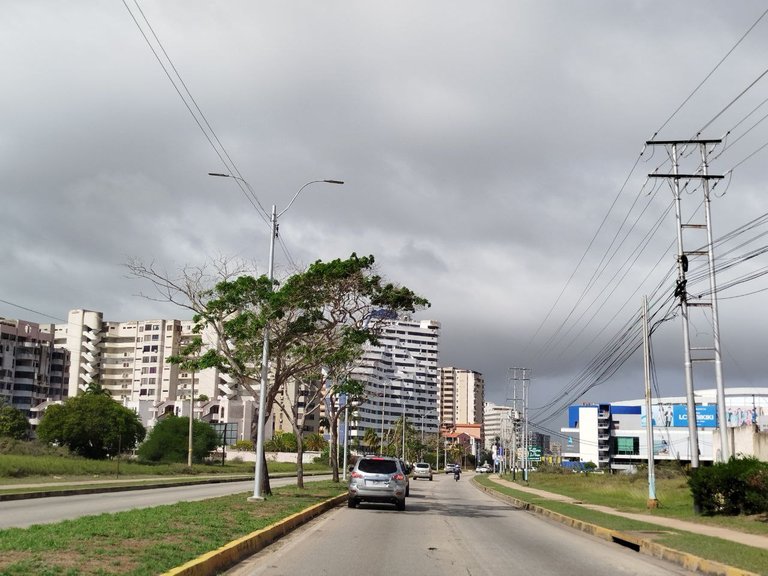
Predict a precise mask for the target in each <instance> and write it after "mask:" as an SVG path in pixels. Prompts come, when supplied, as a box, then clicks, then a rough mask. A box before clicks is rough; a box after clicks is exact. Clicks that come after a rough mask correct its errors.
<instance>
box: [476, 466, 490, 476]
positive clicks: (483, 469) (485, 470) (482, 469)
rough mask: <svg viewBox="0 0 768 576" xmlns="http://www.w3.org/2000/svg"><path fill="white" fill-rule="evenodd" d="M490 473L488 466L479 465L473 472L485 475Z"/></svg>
mask: <svg viewBox="0 0 768 576" xmlns="http://www.w3.org/2000/svg"><path fill="white" fill-rule="evenodd" d="M490 471H491V467H490V466H488V464H481V465H480V466H478V467H477V468H475V472H477V473H478V474H487V473H489V472H490Z"/></svg>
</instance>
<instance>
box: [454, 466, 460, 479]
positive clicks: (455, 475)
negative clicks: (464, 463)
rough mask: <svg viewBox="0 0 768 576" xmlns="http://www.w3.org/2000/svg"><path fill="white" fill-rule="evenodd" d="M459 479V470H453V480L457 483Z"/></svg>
mask: <svg viewBox="0 0 768 576" xmlns="http://www.w3.org/2000/svg"><path fill="white" fill-rule="evenodd" d="M459 478H461V470H459V469H458V468H457V469H456V470H454V472H453V479H454V480H455V481H456V482H458V481H459Z"/></svg>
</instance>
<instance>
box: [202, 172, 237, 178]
mask: <svg viewBox="0 0 768 576" xmlns="http://www.w3.org/2000/svg"><path fill="white" fill-rule="evenodd" d="M208 176H221V177H222V178H231V177H232V175H231V174H222V173H221V172H208Z"/></svg>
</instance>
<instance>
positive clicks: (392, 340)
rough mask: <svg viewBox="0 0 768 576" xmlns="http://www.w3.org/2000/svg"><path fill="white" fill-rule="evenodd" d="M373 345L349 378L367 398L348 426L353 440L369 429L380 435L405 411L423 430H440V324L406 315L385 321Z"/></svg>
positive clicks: (414, 425) (360, 438)
mask: <svg viewBox="0 0 768 576" xmlns="http://www.w3.org/2000/svg"><path fill="white" fill-rule="evenodd" d="M378 340H379V343H378V344H377V345H376V346H372V345H369V346H367V347H366V349H365V352H364V354H363V357H362V359H361V361H360V364H359V366H358V367H357V368H356V369H355V370H354V371H353V373H352V378H355V379H357V380H359V381H361V382H363V383H364V384H365V387H366V400H365V401H364V402H363V403H362V404H361V405H360V406H358V407H357V409H356V410H355V418H354V419H353V422H352V423H351V424H350V434H349V435H350V438H351V442H352V444H357V443H362V439H363V436H364V435H365V431H366V430H367V429H369V428H370V429H373V430H375V432H376V434H377V435H379V436H381V434H382V432H383V433H384V434H386V433H387V432H388V431H389V430H391V429H392V428H393V427H395V423H396V422H397V421H398V420H399V419H400V418H402V416H403V415H404V416H405V418H406V420H407V422H408V424H409V425H410V426H413V427H414V428H416V430H418V431H420V432H423V433H424V434H425V435H426V434H436V433H437V431H438V393H437V371H438V357H439V351H440V323H439V322H436V321H434V320H421V321H418V320H411V319H409V318H403V319H392V320H385V321H383V324H382V326H381V333H380V334H379V336H378Z"/></svg>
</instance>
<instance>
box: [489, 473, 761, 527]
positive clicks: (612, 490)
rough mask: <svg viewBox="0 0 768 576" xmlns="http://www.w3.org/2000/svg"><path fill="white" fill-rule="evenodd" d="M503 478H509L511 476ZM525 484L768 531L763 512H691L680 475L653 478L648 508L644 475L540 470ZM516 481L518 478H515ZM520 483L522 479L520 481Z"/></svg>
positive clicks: (628, 508) (624, 507)
mask: <svg viewBox="0 0 768 576" xmlns="http://www.w3.org/2000/svg"><path fill="white" fill-rule="evenodd" d="M504 479H505V480H509V481H512V477H511V476H509V475H508V476H505V477H504ZM528 480H529V482H528V486H530V487H532V488H539V489H541V490H547V491H549V492H554V493H556V494H563V495H565V496H569V497H571V498H574V499H575V500H581V501H582V502H587V503H589V504H598V505H602V506H609V507H611V508H615V509H617V510H621V511H625V512H634V513H637V514H648V515H649V516H651V517H652V516H665V517H668V518H678V519H680V520H686V521H690V522H698V523H701V524H708V525H711V526H722V527H724V528H731V529H733V530H740V531H742V532H747V533H750V534H761V535H768V517H765V516H701V515H698V514H696V513H695V512H694V509H693V498H692V496H691V491H690V489H689V488H688V483H687V481H686V478H685V477H684V476H678V477H675V478H663V479H657V480H656V498H657V500H658V502H659V507H658V508H654V509H651V510H649V509H648V508H647V501H648V482H647V478H643V477H641V476H636V475H635V476H633V475H608V474H605V475H601V474H546V473H544V474H542V473H539V472H535V473H533V474H529V475H528ZM518 481H520V478H518ZM520 483H522V482H520Z"/></svg>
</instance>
